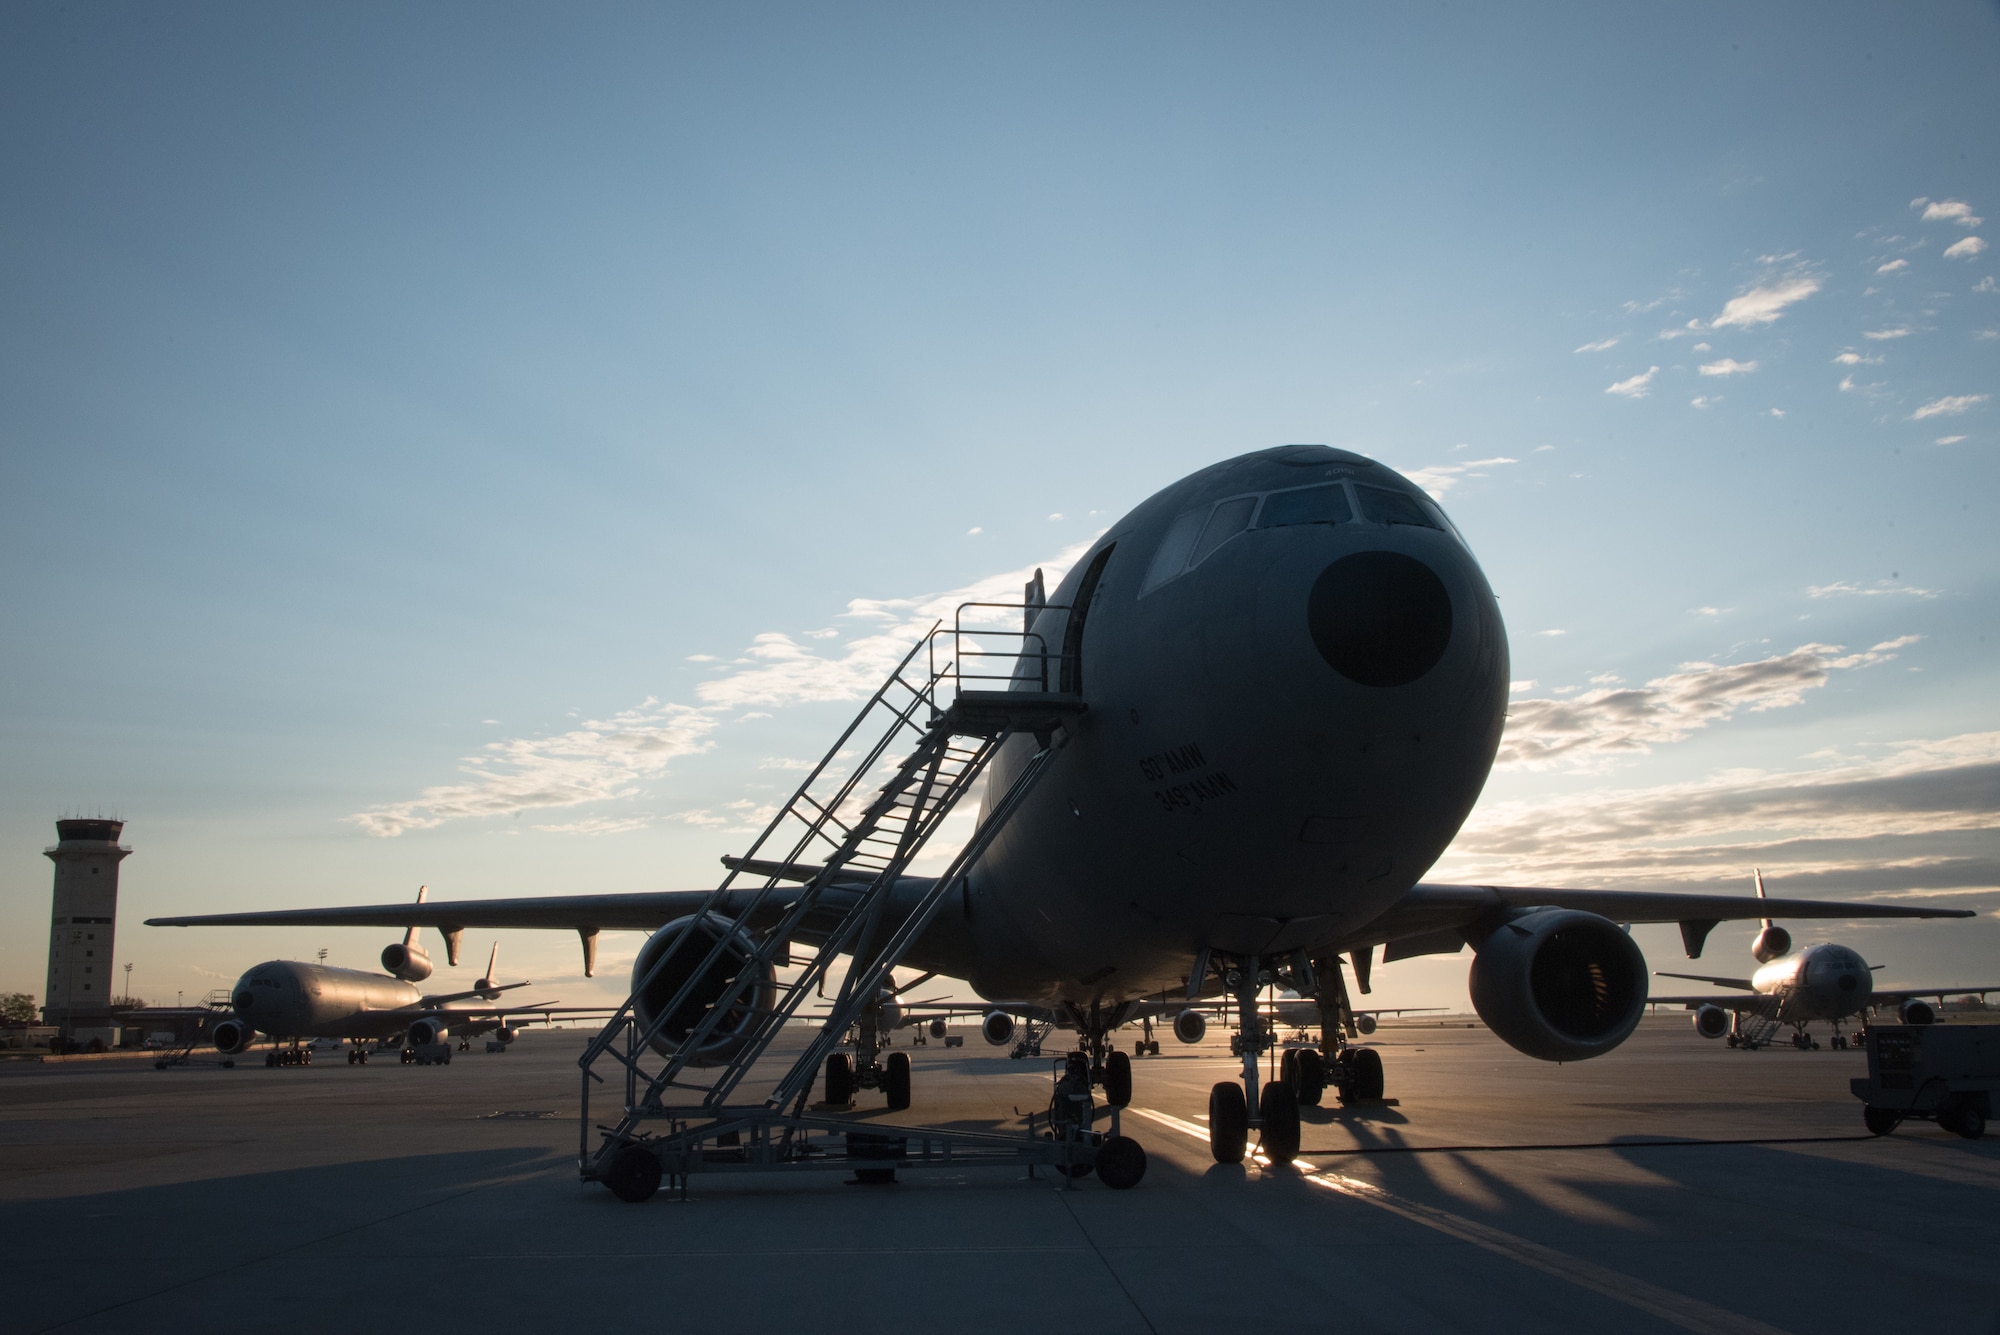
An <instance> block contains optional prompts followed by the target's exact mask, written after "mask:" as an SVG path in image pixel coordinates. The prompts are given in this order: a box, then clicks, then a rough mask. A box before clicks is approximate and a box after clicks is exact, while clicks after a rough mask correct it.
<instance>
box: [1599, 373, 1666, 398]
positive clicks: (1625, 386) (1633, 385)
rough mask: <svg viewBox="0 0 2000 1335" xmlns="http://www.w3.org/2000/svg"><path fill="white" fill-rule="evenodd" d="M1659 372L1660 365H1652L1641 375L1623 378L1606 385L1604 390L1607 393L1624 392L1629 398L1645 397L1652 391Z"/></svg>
mask: <svg viewBox="0 0 2000 1335" xmlns="http://www.w3.org/2000/svg"><path fill="white" fill-rule="evenodd" d="M1659 373H1660V368H1659V367H1657V366H1655V367H1652V368H1650V369H1649V370H1647V371H1644V372H1642V373H1641V374H1639V375H1635V376H1633V377H1632V378H1631V379H1629V380H1621V381H1619V382H1618V383H1617V384H1615V385H1606V386H1605V387H1604V392H1605V393H1606V394H1622V395H1624V396H1625V397H1626V398H1628V399H1643V398H1645V397H1646V395H1647V394H1648V393H1649V392H1650V387H1651V385H1652V383H1653V377H1654V376H1656V375H1658V374H1659Z"/></svg>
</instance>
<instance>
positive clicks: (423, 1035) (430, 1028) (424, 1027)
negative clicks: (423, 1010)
mask: <svg viewBox="0 0 2000 1335" xmlns="http://www.w3.org/2000/svg"><path fill="white" fill-rule="evenodd" d="M449 1037H451V1031H450V1030H449V1029H447V1028H446V1027H445V1017H444V1016H442V1015H420V1016H418V1017H417V1018H416V1019H414V1020H412V1021H410V1031H409V1033H408V1034H407V1035H406V1036H405V1037H404V1040H403V1041H404V1042H406V1043H408V1044H409V1045H410V1046H411V1047H413V1048H420V1047H422V1046H424V1045H425V1044H426V1043H442V1042H444V1041H445V1040H446V1039H447V1038H449Z"/></svg>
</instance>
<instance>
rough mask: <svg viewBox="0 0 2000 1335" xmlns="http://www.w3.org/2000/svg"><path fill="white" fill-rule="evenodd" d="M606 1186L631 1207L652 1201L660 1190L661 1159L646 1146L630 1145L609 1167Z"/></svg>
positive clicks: (613, 1158) (614, 1157)
mask: <svg viewBox="0 0 2000 1335" xmlns="http://www.w3.org/2000/svg"><path fill="white" fill-rule="evenodd" d="M604 1185H605V1186H607V1187H609V1188H610V1189H611V1194H612V1195H613V1196H616V1197H617V1198H618V1199H619V1200H621V1201H625V1202H627V1203H628V1204H632V1205H637V1204H638V1203H639V1202H641V1201H644V1200H650V1199H652V1195H653V1193H654V1192H656V1191H658V1190H659V1189H660V1157H659V1156H658V1155H657V1154H654V1153H653V1152H652V1151H651V1150H649V1149H647V1148H645V1147H644V1146H643V1145H627V1146H626V1147H625V1148H624V1149H622V1150H620V1151H618V1153H616V1154H614V1155H613V1156H611V1162H610V1163H609V1164H608V1165H606V1166H605V1170H604Z"/></svg>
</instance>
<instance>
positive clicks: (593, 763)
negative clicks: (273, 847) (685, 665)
mask: <svg viewBox="0 0 2000 1335" xmlns="http://www.w3.org/2000/svg"><path fill="white" fill-rule="evenodd" d="M715 725H716V720H715V718H714V716H713V715H711V714H709V713H707V712H705V711H702V710H699V709H693V708H690V707H688V706H686V705H663V704H661V703H659V702H658V701H657V700H647V701H646V702H644V703H643V704H641V705H640V706H639V707H638V708H637V709H628V710H625V711H624V712H622V713H618V714H614V715H612V716H611V717H610V718H608V719H604V720H593V721H589V722H586V723H584V724H583V726H581V727H579V728H574V729H572V730H570V731H569V732H565V733H559V734H557V735H555V736H553V737H525V738H514V739H511V740H508V741H502V742H491V743H489V744H488V745H487V746H486V747H484V748H483V749H482V750H481V751H480V753H479V754H477V755H473V756H467V757H466V758H465V759H464V760H462V761H461V762H459V773H461V774H463V775H464V776H465V779H464V780H463V781H462V782H459V783H450V784H440V785H438V786H437V787H434V788H426V789H424V791H423V792H422V793H421V794H420V795H418V796H417V797H414V798H411V799H410V800H408V801H406V802H389V803H384V804H382V805H380V806H373V807H369V808H368V809H367V810H366V811H362V812H357V813H356V814H355V815H352V816H349V817H348V820H350V821H351V822H353V823H354V824H356V825H358V826H360V827H361V828H362V829H363V830H365V831H366V832H368V833H369V834H372V835H375V836H377V837H378V838H384V839H388V838H393V837H395V836H396V835H399V834H403V833H405V832H406V831H409V830H428V829H433V828H435V827H437V826H439V825H442V824H444V823H445V822H446V821H449V820H463V819H467V818H473V817H481V816H510V815H513V814H514V813H515V812H517V811H527V810H536V809H542V808H551V807H573V806H580V805H582V804H583V803H586V802H603V801H607V800H609V799H612V798H619V797H629V796H632V795H633V794H634V793H635V792H637V791H638V788H637V785H638V782H639V781H640V780H641V779H644V778H649V777H652V776H655V775H658V774H661V773H664V772H665V771H666V769H667V768H668V766H670V765H671V764H672V763H673V762H674V761H675V760H678V759H680V758H681V757H683V756H691V755H695V754H698V753H700V752H702V751H705V750H707V749H708V748H709V746H710V745H712V743H711V742H709V741H708V740H707V735H708V733H709V732H710V731H712V730H713V729H714V727H715Z"/></svg>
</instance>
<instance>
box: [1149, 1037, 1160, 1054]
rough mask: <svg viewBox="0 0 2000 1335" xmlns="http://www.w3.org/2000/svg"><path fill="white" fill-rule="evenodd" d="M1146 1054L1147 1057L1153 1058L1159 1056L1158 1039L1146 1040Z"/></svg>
mask: <svg viewBox="0 0 2000 1335" xmlns="http://www.w3.org/2000/svg"><path fill="white" fill-rule="evenodd" d="M1146 1052H1147V1054H1148V1055H1150V1056H1154V1057H1157V1056H1159V1055H1160V1040H1159V1039H1157V1038H1149V1039H1147V1040H1146Z"/></svg>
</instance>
